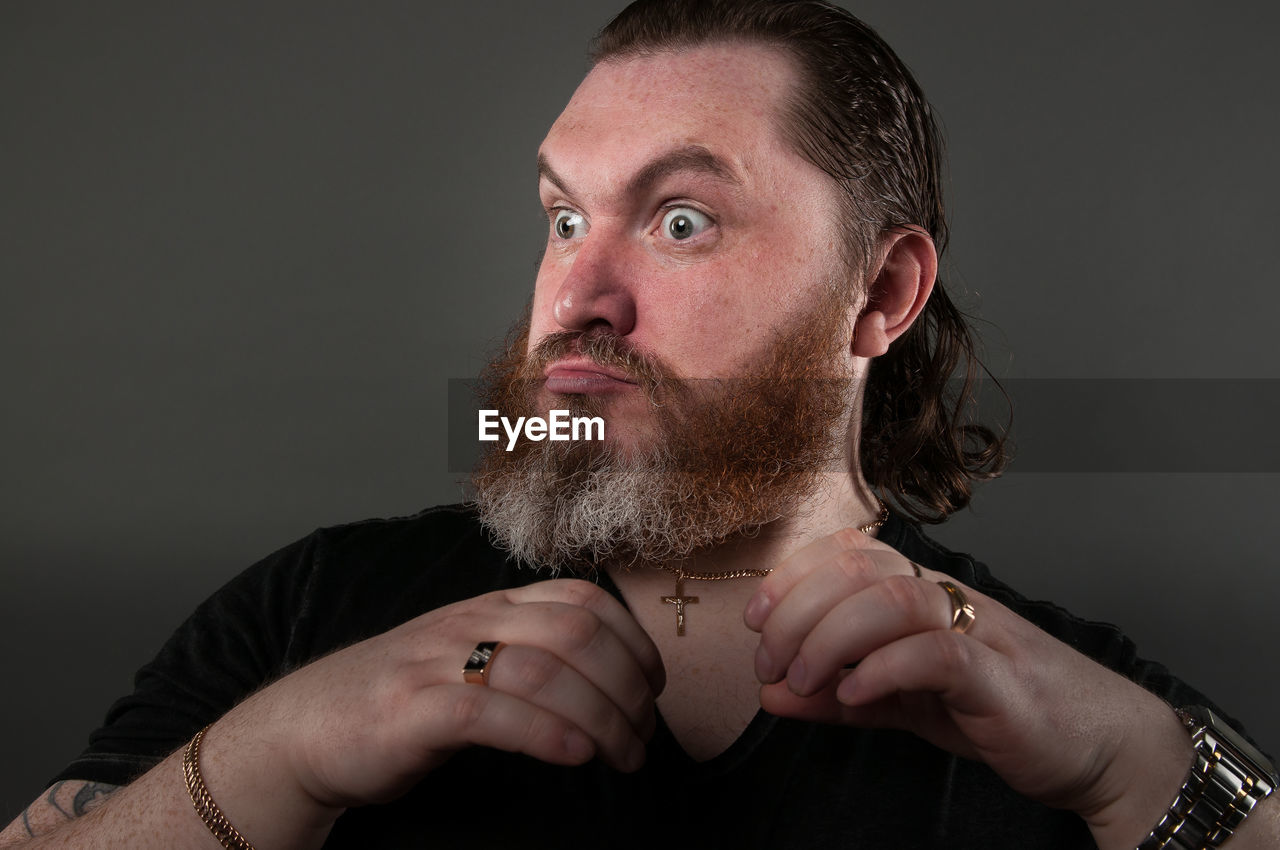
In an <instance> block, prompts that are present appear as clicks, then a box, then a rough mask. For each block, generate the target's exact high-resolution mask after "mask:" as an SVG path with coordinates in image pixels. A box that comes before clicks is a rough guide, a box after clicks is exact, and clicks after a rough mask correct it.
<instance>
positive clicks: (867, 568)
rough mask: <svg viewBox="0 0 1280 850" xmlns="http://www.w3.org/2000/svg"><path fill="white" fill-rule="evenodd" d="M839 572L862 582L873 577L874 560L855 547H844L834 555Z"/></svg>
mask: <svg viewBox="0 0 1280 850" xmlns="http://www.w3.org/2000/svg"><path fill="white" fill-rule="evenodd" d="M835 562H836V566H837V567H839V569H840V572H841V573H843V574H844V575H845V576H847V577H848V578H851V579H853V580H854V581H855V582H864V581H867V580H869V579H872V578H874V577H875V562H874V561H872V560H871V558H870V557H868V556H867V554H866V553H865V552H862V551H859V550H857V549H846V550H844V551H843V552H840V553H838V554H837V555H836V557H835Z"/></svg>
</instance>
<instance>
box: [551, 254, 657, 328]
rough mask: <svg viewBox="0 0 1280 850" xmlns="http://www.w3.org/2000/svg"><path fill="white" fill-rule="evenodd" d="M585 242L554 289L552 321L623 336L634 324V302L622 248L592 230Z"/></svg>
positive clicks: (562, 324) (562, 325)
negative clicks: (597, 235) (558, 286)
mask: <svg viewBox="0 0 1280 850" xmlns="http://www.w3.org/2000/svg"><path fill="white" fill-rule="evenodd" d="M600 236H601V237H603V236H604V234H600ZM593 240H595V241H594V243H593ZM585 241H586V244H583V245H582V247H581V248H579V249H578V251H577V254H576V255H575V256H574V258H573V265H572V266H570V268H569V272H568V274H567V275H566V276H565V278H564V280H562V281H561V282H560V288H559V289H558V290H557V291H556V296H555V303H554V304H553V306H552V309H553V315H554V317H555V320H556V323H557V324H559V325H560V326H561V327H563V328H564V329H565V330H570V331H588V330H602V331H608V332H611V333H614V334H617V335H618V336H626V335H627V334H629V333H631V331H632V330H633V329H634V328H635V325H636V302H635V296H634V293H633V291H632V289H633V287H632V280H631V274H630V273H629V265H630V264H629V263H628V261H627V258H626V255H625V251H624V249H622V248H620V246H618V245H617V244H616V243H614V244H612V245H611V244H609V243H608V242H607V241H606V240H605V239H603V238H598V239H597V238H596V234H594V233H593V234H591V235H590V236H588V237H587V239H586V240H585Z"/></svg>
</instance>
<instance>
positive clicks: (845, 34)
mask: <svg viewBox="0 0 1280 850" xmlns="http://www.w3.org/2000/svg"><path fill="white" fill-rule="evenodd" d="M734 42H742V43H748V44H759V45H764V46H772V47H776V48H779V49H781V50H783V51H784V52H785V53H787V54H788V55H790V56H791V57H792V58H793V60H794V61H795V62H796V66H797V69H798V71H799V82H798V84H797V86H796V90H795V91H794V92H793V93H792V94H791V97H790V98H789V102H788V105H787V107H786V112H787V114H785V115H783V116H782V125H781V129H782V132H783V135H784V137H785V138H786V140H787V141H788V142H789V143H790V144H791V145H792V146H793V147H794V148H795V150H796V152H797V153H798V154H800V155H801V156H803V157H804V158H805V159H806V160H808V161H809V162H811V163H812V164H813V165H815V166H817V167H818V168H819V169H821V170H822V171H823V172H825V173H826V174H827V175H829V176H830V177H831V178H832V179H833V180H835V182H836V184H837V185H838V186H839V188H840V190H841V209H840V215H841V226H842V228H843V230H844V236H845V244H844V248H845V252H844V253H845V260H846V262H847V264H848V265H849V267H850V268H851V270H854V271H857V272H862V273H865V272H869V271H870V270H871V264H872V263H873V262H875V260H876V253H877V249H878V246H879V242H880V236H881V235H882V234H884V233H886V232H888V231H893V230H895V229H900V228H922V229H923V230H925V231H926V232H927V233H928V234H929V235H930V236H931V237H932V238H933V241H934V245H935V246H936V247H937V251H938V254H939V256H941V255H942V253H943V251H944V250H945V249H946V244H947V221H946V213H945V209H944V206H943V200H942V164H943V145H942V137H941V134H940V133H939V132H938V128H937V126H936V124H935V122H934V118H933V113H932V110H931V109H930V108H929V104H928V102H927V101H926V100H925V98H924V94H923V93H922V92H921V90H920V86H919V85H918V84H917V83H916V81H915V79H914V77H913V76H912V75H911V72H910V71H909V70H908V69H907V67H906V66H905V65H904V64H903V63H902V61H901V60H900V59H898V57H897V56H896V55H895V54H894V52H893V50H892V49H890V47H889V45H887V44H886V43H885V42H884V40H883V39H881V38H880V36H879V35H877V34H876V33H875V31H874V30H872V29H871V28H870V27H869V26H867V25H866V24H864V23H863V22H862V21H859V20H858V19H857V18H855V17H854V16H853V15H851V14H849V13H848V12H847V11H845V10H844V9H841V8H839V7H836V6H833V5H831V4H829V3H826V2H822V0H636V2H634V3H632V4H631V5H630V6H628V7H627V8H626V9H624V10H623V11H622V12H621V13H620V14H619V15H618V16H617V17H616V18H614V19H613V21H611V22H610V23H609V24H608V26H606V27H605V28H604V29H603V30H602V31H601V32H600V34H599V36H597V37H596V40H595V41H594V43H593V45H592V50H591V61H592V64H593V65H594V64H598V63H600V62H608V61H622V60H626V59H630V58H637V57H643V56H648V55H653V54H656V53H662V52H668V51H675V50H681V49H688V48H693V47H697V46H700V45H707V44H722V43H734ZM860 297H862V293H861V292H850V303H853V302H854V299H856V298H860ZM871 306H873V307H874V305H871ZM983 371H985V369H984V368H983V366H982V364H981V363H980V362H979V360H978V357H977V352H976V348H975V343H974V337H973V335H972V332H971V331H970V328H969V326H968V324H967V322H966V321H965V318H964V316H963V315H962V314H961V313H960V312H959V310H957V309H956V307H955V305H954V304H953V303H952V301H951V299H950V298H949V297H948V295H947V293H946V290H945V288H944V287H943V285H942V282H941V281H938V282H937V283H936V284H935V286H934V290H933V294H932V296H931V297H930V298H929V301H928V302H927V304H926V305H925V309H924V311H923V312H922V313H921V314H920V316H919V318H918V319H917V320H916V322H915V323H914V324H913V325H912V326H911V328H910V329H909V330H908V331H907V332H906V333H904V334H903V335H902V336H901V337H899V338H898V339H896V340H895V341H894V342H893V344H892V345H890V347H889V350H888V352H887V353H886V354H884V355H883V356H881V357H878V358H876V359H875V360H874V361H873V362H872V365H871V369H870V375H869V378H868V382H867V386H866V391H865V393H864V395H863V407H862V428H861V439H860V443H859V453H860V457H859V461H860V463H861V465H862V472H863V475H864V476H865V477H866V479H867V482H868V483H869V484H870V485H871V487H872V488H874V489H875V490H877V491H878V492H879V493H880V494H881V496H882V497H883V498H884V499H885V500H886V501H887V502H890V503H891V504H892V505H893V506H894V507H895V509H896V510H898V511H899V512H900V513H903V514H905V515H906V516H908V517H910V518H912V519H914V520H917V521H922V522H941V521H942V520H944V519H945V518H946V517H947V516H948V515H949V514H951V513H953V512H954V511H956V510H958V509H960V508H962V507H964V506H965V505H967V504H968V503H969V500H970V499H971V498H972V494H973V489H972V488H973V482H974V481H975V480H980V479H985V478H992V477H994V476H996V475H998V474H999V472H1000V471H1001V470H1002V469H1003V467H1004V463H1005V445H1004V436H1003V435H997V434H996V433H995V432H994V431H992V430H991V429H990V428H987V427H985V426H983V425H981V424H979V423H977V422H973V421H970V418H969V417H970V415H971V413H972V410H973V409H974V407H975V406H976V405H975V403H974V394H975V391H976V380H977V378H978V375H979V373H980V372H983ZM953 377H955V378H956V379H957V380H956V381H955V382H954V383H952V382H951V381H950V379H952V378H953ZM949 387H950V388H954V391H952V389H949Z"/></svg>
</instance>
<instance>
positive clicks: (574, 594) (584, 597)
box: [559, 578, 612, 607]
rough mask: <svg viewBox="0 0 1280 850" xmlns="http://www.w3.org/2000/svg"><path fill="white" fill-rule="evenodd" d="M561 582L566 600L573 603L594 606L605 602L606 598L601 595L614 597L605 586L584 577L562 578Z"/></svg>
mask: <svg viewBox="0 0 1280 850" xmlns="http://www.w3.org/2000/svg"><path fill="white" fill-rule="evenodd" d="M559 584H560V587H559V589H560V592H561V593H562V594H563V598H564V601H566V602H568V603H570V604H572V605H581V606H585V607H592V606H596V605H600V604H603V602H604V600H603V599H602V598H601V597H604V598H609V599H612V597H610V596H609V594H608V593H607V592H606V591H605V590H604V588H602V587H600V586H599V585H597V584H592V583H591V582H589V581H586V580H584V579H580V578H567V579H560V580H559Z"/></svg>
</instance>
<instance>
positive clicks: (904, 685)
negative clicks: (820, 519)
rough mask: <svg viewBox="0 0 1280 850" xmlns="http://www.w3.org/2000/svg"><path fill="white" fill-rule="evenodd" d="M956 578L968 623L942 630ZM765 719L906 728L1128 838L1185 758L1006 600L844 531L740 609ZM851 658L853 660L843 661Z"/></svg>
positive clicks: (1124, 696)
mask: <svg viewBox="0 0 1280 850" xmlns="http://www.w3.org/2000/svg"><path fill="white" fill-rule="evenodd" d="M943 580H946V581H952V582H953V583H954V584H955V585H956V586H957V587H959V588H960V589H961V590H962V592H963V594H964V595H965V596H966V597H967V598H968V601H969V603H970V604H971V605H972V606H973V608H974V610H975V611H976V619H975V620H974V622H973V623H972V625H971V626H970V627H969V628H968V630H967V631H965V632H964V633H961V632H959V631H956V630H953V629H952V628H951V624H952V612H953V608H952V602H951V598H950V595H949V594H948V592H947V591H946V590H945V589H944V588H943V587H941V586H940V585H939V584H938V582H939V581H943ZM744 620H745V622H746V625H747V627H748V628H750V629H752V630H753V631H757V632H759V633H760V645H759V649H758V651H757V653H756V662H755V663H756V675H757V677H758V678H759V679H760V681H761V682H762V683H764V687H762V688H761V691H760V703H761V705H762V706H763V707H764V709H765V710H766V711H768V712H770V713H772V714H776V715H781V716H786V717H795V718H802V719H807V720H816V721H821V722H829V723H843V724H850V725H856V726H866V727H886V728H895V729H905V730H908V731H911V732H913V733H915V734H917V735H919V736H920V737H922V738H924V739H925V740H927V741H929V742H931V743H933V744H935V745H937V746H939V747H941V748H943V749H946V750H948V751H950V752H953V753H956V754H958V755H961V756H964V757H967V758H972V759H978V760H981V761H983V762H985V763H986V764H987V765H989V766H990V767H991V768H992V769H993V770H995V771H996V773H998V774H999V775H1000V776H1001V777H1002V778H1003V779H1004V780H1005V782H1007V783H1008V784H1009V785H1010V787H1012V788H1013V789H1014V790H1016V791H1018V792H1019V793H1021V794H1023V795H1025V796H1027V797H1030V798H1032V799H1035V800H1038V801H1040V802H1043V803H1045V804H1047V805H1051V806H1054V807H1058V808H1064V809H1070V810H1072V811H1075V812H1077V813H1079V814H1080V815H1081V816H1082V817H1084V818H1085V819H1086V821H1087V822H1088V823H1089V825H1090V827H1091V828H1092V829H1093V832H1094V837H1095V839H1096V840H1098V843H1099V845H1100V846H1103V847H1106V846H1128V847H1133V846H1136V844H1137V843H1138V842H1139V841H1141V840H1142V839H1143V838H1144V837H1145V836H1146V833H1147V831H1148V830H1150V828H1151V827H1152V826H1153V825H1154V824H1155V823H1156V822H1157V821H1158V820H1159V819H1160V817H1161V816H1162V815H1163V813H1164V810H1165V808H1166V807H1167V806H1168V805H1169V802H1170V801H1171V800H1172V799H1173V798H1174V796H1175V794H1176V793H1177V790H1178V787H1179V786H1180V785H1181V783H1182V781H1183V778H1184V777H1185V776H1186V772H1187V768H1188V767H1189V765H1190V764H1191V761H1192V747H1191V743H1190V739H1189V737H1188V736H1187V734H1186V732H1185V731H1184V730H1183V729H1182V726H1181V724H1180V722H1179V721H1178V719H1177V717H1176V716H1175V715H1174V713H1173V711H1172V709H1171V708H1170V707H1169V706H1168V705H1167V704H1166V703H1165V702H1164V701H1162V700H1161V699H1159V698H1158V697H1156V696H1155V695H1154V694H1151V693H1149V692H1148V691H1146V690H1144V689H1143V688H1141V687H1139V686H1138V685H1136V684H1134V683H1133V682H1131V681H1129V680H1128V679H1125V678H1124V677H1122V676H1120V675H1118V674H1116V673H1114V672H1112V671H1110V670H1108V669H1106V668H1105V667H1103V666H1101V665H1100V664H1097V663H1096V662H1094V661H1092V660H1091V659H1089V658H1087V657H1085V656H1084V655H1082V654H1080V653H1079V652H1076V651H1075V650H1074V649H1072V648H1070V647H1069V646H1067V645H1066V644H1064V643H1062V642H1061V641H1058V640H1056V639H1055V638H1053V637H1051V636H1050V635H1048V634H1047V633H1045V632H1044V631H1042V630H1040V629H1039V628H1037V627H1036V626H1034V625H1032V624H1031V623H1029V622H1027V621H1026V620H1024V619H1022V618H1021V617H1019V616H1017V615H1016V614H1014V613H1013V612H1012V611H1010V610H1009V609H1008V608H1006V607H1004V606H1003V605H1001V604H1000V603H998V602H996V601H995V600H994V599H991V598H989V597H987V596H984V595H983V594H981V593H979V592H977V591H975V590H973V589H971V588H968V587H964V586H963V585H961V584H960V583H959V582H955V580H954V579H951V578H950V577H949V576H946V575H943V574H941V573H934V572H932V571H929V570H923V571H922V573H921V575H920V576H919V577H917V576H916V574H915V571H914V569H913V565H912V563H911V562H910V561H908V560H906V559H905V558H904V557H903V556H902V555H901V554H899V553H898V552H897V551H896V550H894V549H892V548H891V547H889V546H887V545H885V544H883V543H880V542H879V541H877V540H875V539H874V538H871V537H869V536H867V535H865V534H863V533H861V532H859V531H856V530H853V529H846V530H843V531H840V532H837V533H836V534H834V535H831V536H830V537H825V538H822V539H821V540H818V541H816V542H814V543H812V544H810V545H808V546H806V547H805V548H804V549H801V550H800V551H798V552H796V553H795V554H794V555H792V556H791V557H789V558H788V559H787V560H785V561H784V562H783V563H782V564H781V565H780V566H779V567H778V568H776V569H775V570H774V571H773V572H772V573H771V574H770V575H769V576H767V577H766V578H765V580H764V582H763V583H762V585H761V587H760V590H759V592H758V593H757V594H756V596H755V597H754V598H753V599H752V600H751V602H750V603H749V604H748V606H747V608H746V613H745V616H744ZM855 663H856V665H857V666H856V668H855V669H852V670H849V669H846V668H847V667H848V666H850V665H853V664H855Z"/></svg>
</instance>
